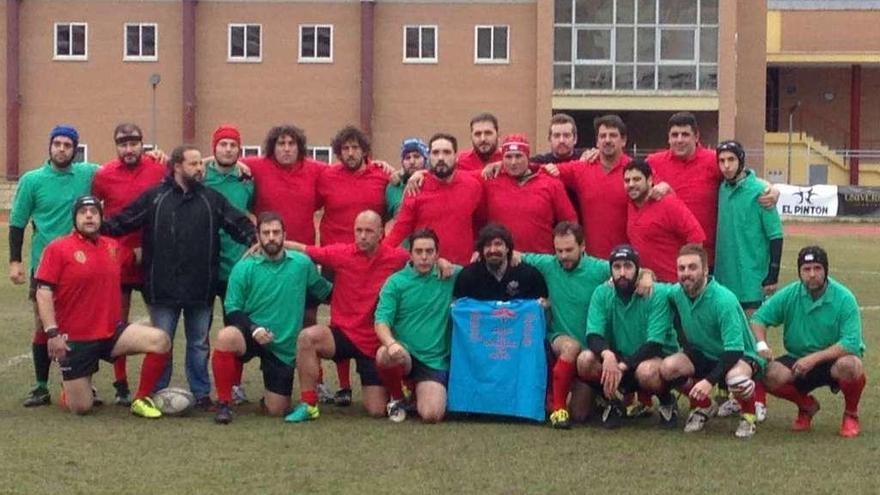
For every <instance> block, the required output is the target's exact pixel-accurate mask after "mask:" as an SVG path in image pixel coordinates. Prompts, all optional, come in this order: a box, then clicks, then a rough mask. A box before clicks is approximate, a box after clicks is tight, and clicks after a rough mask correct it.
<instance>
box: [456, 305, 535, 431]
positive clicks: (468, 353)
mask: <svg viewBox="0 0 880 495" xmlns="http://www.w3.org/2000/svg"><path fill="white" fill-rule="evenodd" d="M545 332H546V324H545V320H544V308H542V307H541V305H540V304H539V303H538V301H537V300H534V299H529V300H524V299H518V300H514V301H509V302H501V301H477V300H475V299H469V298H464V299H459V300H458V301H456V302H455V304H453V306H452V353H451V354H452V355H451V363H450V368H449V410H450V411H454V412H469V413H484V414H499V415H503V416H516V417H520V418H527V419H533V420H535V421H544V420H545V419H546V418H545V411H544V399H545V394H546V392H547V356H546V354H545V351H544V338H545Z"/></svg>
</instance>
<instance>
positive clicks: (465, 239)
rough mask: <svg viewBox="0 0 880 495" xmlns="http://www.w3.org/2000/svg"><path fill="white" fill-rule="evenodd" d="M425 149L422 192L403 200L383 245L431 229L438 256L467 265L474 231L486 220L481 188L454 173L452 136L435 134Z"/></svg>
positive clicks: (475, 181) (395, 243)
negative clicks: (437, 243)
mask: <svg viewBox="0 0 880 495" xmlns="http://www.w3.org/2000/svg"><path fill="white" fill-rule="evenodd" d="M428 147H429V149H430V160H431V169H430V171H429V173H428V174H427V175H426V176H425V178H424V183H423V184H422V188H421V191H420V192H419V193H418V194H417V195H415V196H407V197H405V198H404V200H403V206H401V208H400V213H399V214H398V215H397V221H396V222H395V224H394V228H393V229H391V233H389V234H388V237H387V238H386V239H385V244H388V245H390V246H399V245H400V243H401V242H402V241H403V240H404V239H406V238H407V237H408V236H409V235H410V234H412V233H413V232H415V231H416V230H421V229H425V228H430V229H431V230H433V231H434V232H436V233H437V237H439V238H440V249H441V251H440V255H441V256H443V257H444V258H446V259H448V260H449V261H451V262H453V263H455V264H458V265H468V264H470V260H471V256H472V255H473V252H474V232H475V231H476V229H477V228H478V227H479V226H480V225H482V224H483V219H484V217H485V212H484V205H483V186H482V184H481V183H480V179H478V178H477V176H476V175H474V174H473V173H463V172H462V171H458V170H457V164H456V161H455V154H456V151H457V150H458V142H457V141H456V139H455V137H454V136H452V135H450V134H445V133H437V134H434V135H433V136H432V137H431V139H430V141H429V142H428ZM412 180H413V179H410V181H412Z"/></svg>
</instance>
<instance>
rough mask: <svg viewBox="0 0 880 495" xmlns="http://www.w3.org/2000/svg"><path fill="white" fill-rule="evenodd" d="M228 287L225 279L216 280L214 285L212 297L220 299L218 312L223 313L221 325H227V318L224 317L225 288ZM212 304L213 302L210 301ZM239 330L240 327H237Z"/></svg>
mask: <svg viewBox="0 0 880 495" xmlns="http://www.w3.org/2000/svg"><path fill="white" fill-rule="evenodd" d="M227 287H228V283H227V281H226V280H218V281H217V284H216V285H214V297H216V298H217V299H220V314H222V315H223V325H224V326H227V327H228V326H229V325H231V323H229V320H227V319H226V289H227ZM211 305H212V306H213V303H211ZM239 330H241V329H239Z"/></svg>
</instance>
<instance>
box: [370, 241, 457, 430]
mask: <svg viewBox="0 0 880 495" xmlns="http://www.w3.org/2000/svg"><path fill="white" fill-rule="evenodd" d="M439 249H440V241H439V240H438V238H437V234H436V233H435V232H434V231H433V230H430V229H424V230H420V231H417V232H415V233H413V235H411V236H410V238H409V252H410V262H409V263H408V264H407V265H406V266H405V267H404V268H403V269H402V270H400V271H398V272H397V273H395V274H393V275H391V277H389V278H388V280H387V281H386V282H385V285H384V286H383V287H382V291H381V292H380V293H379V304H378V306H377V307H376V336H377V337H378V338H379V343H380V346H379V350H378V351H377V352H376V365H377V366H378V372H379V377H380V378H381V379H382V384H383V385H384V386H385V389H386V390H388V395H389V397H390V398H391V400H390V401H389V402H388V408H387V410H388V417H389V418H391V420H392V421H396V422H399V421H403V420H404V419H406V409H407V407H408V406H409V404H407V403H406V402H404V400H403V391H402V389H401V381H402V380H404V379H405V380H407V382H408V383H414V384H415V390H414V392H415V398H416V399H417V400H416V410H417V411H418V414H419V416H420V417H421V418H422V421H424V422H426V423H437V422H439V421H442V420H443V416H444V415H445V414H446V385H447V382H448V381H449V345H450V340H449V339H450V333H449V332H450V328H449V307H450V305H451V304H452V289H453V288H454V286H455V276H452V277H448V278H445V279H443V278H440V277H439V273H438V270H439V269H438V267H437V260H438V257H439ZM453 269H454V274H457V273H458V271H459V270H460V269H461V268H460V267H458V266H454V267H453ZM410 390H412V388H410Z"/></svg>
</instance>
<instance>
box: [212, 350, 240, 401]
mask: <svg viewBox="0 0 880 495" xmlns="http://www.w3.org/2000/svg"><path fill="white" fill-rule="evenodd" d="M237 361H239V359H238V357H237V356H236V355H235V353H234V352H229V351H218V350H215V351H214V354H213V355H212V356H211V370H212V371H213V372H214V386H215V387H216V388H217V400H218V401H220V402H222V403H224V404H229V403H231V402H232V386H233V385H235V375H236V373H237V371H238V366H236V362H237Z"/></svg>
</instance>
